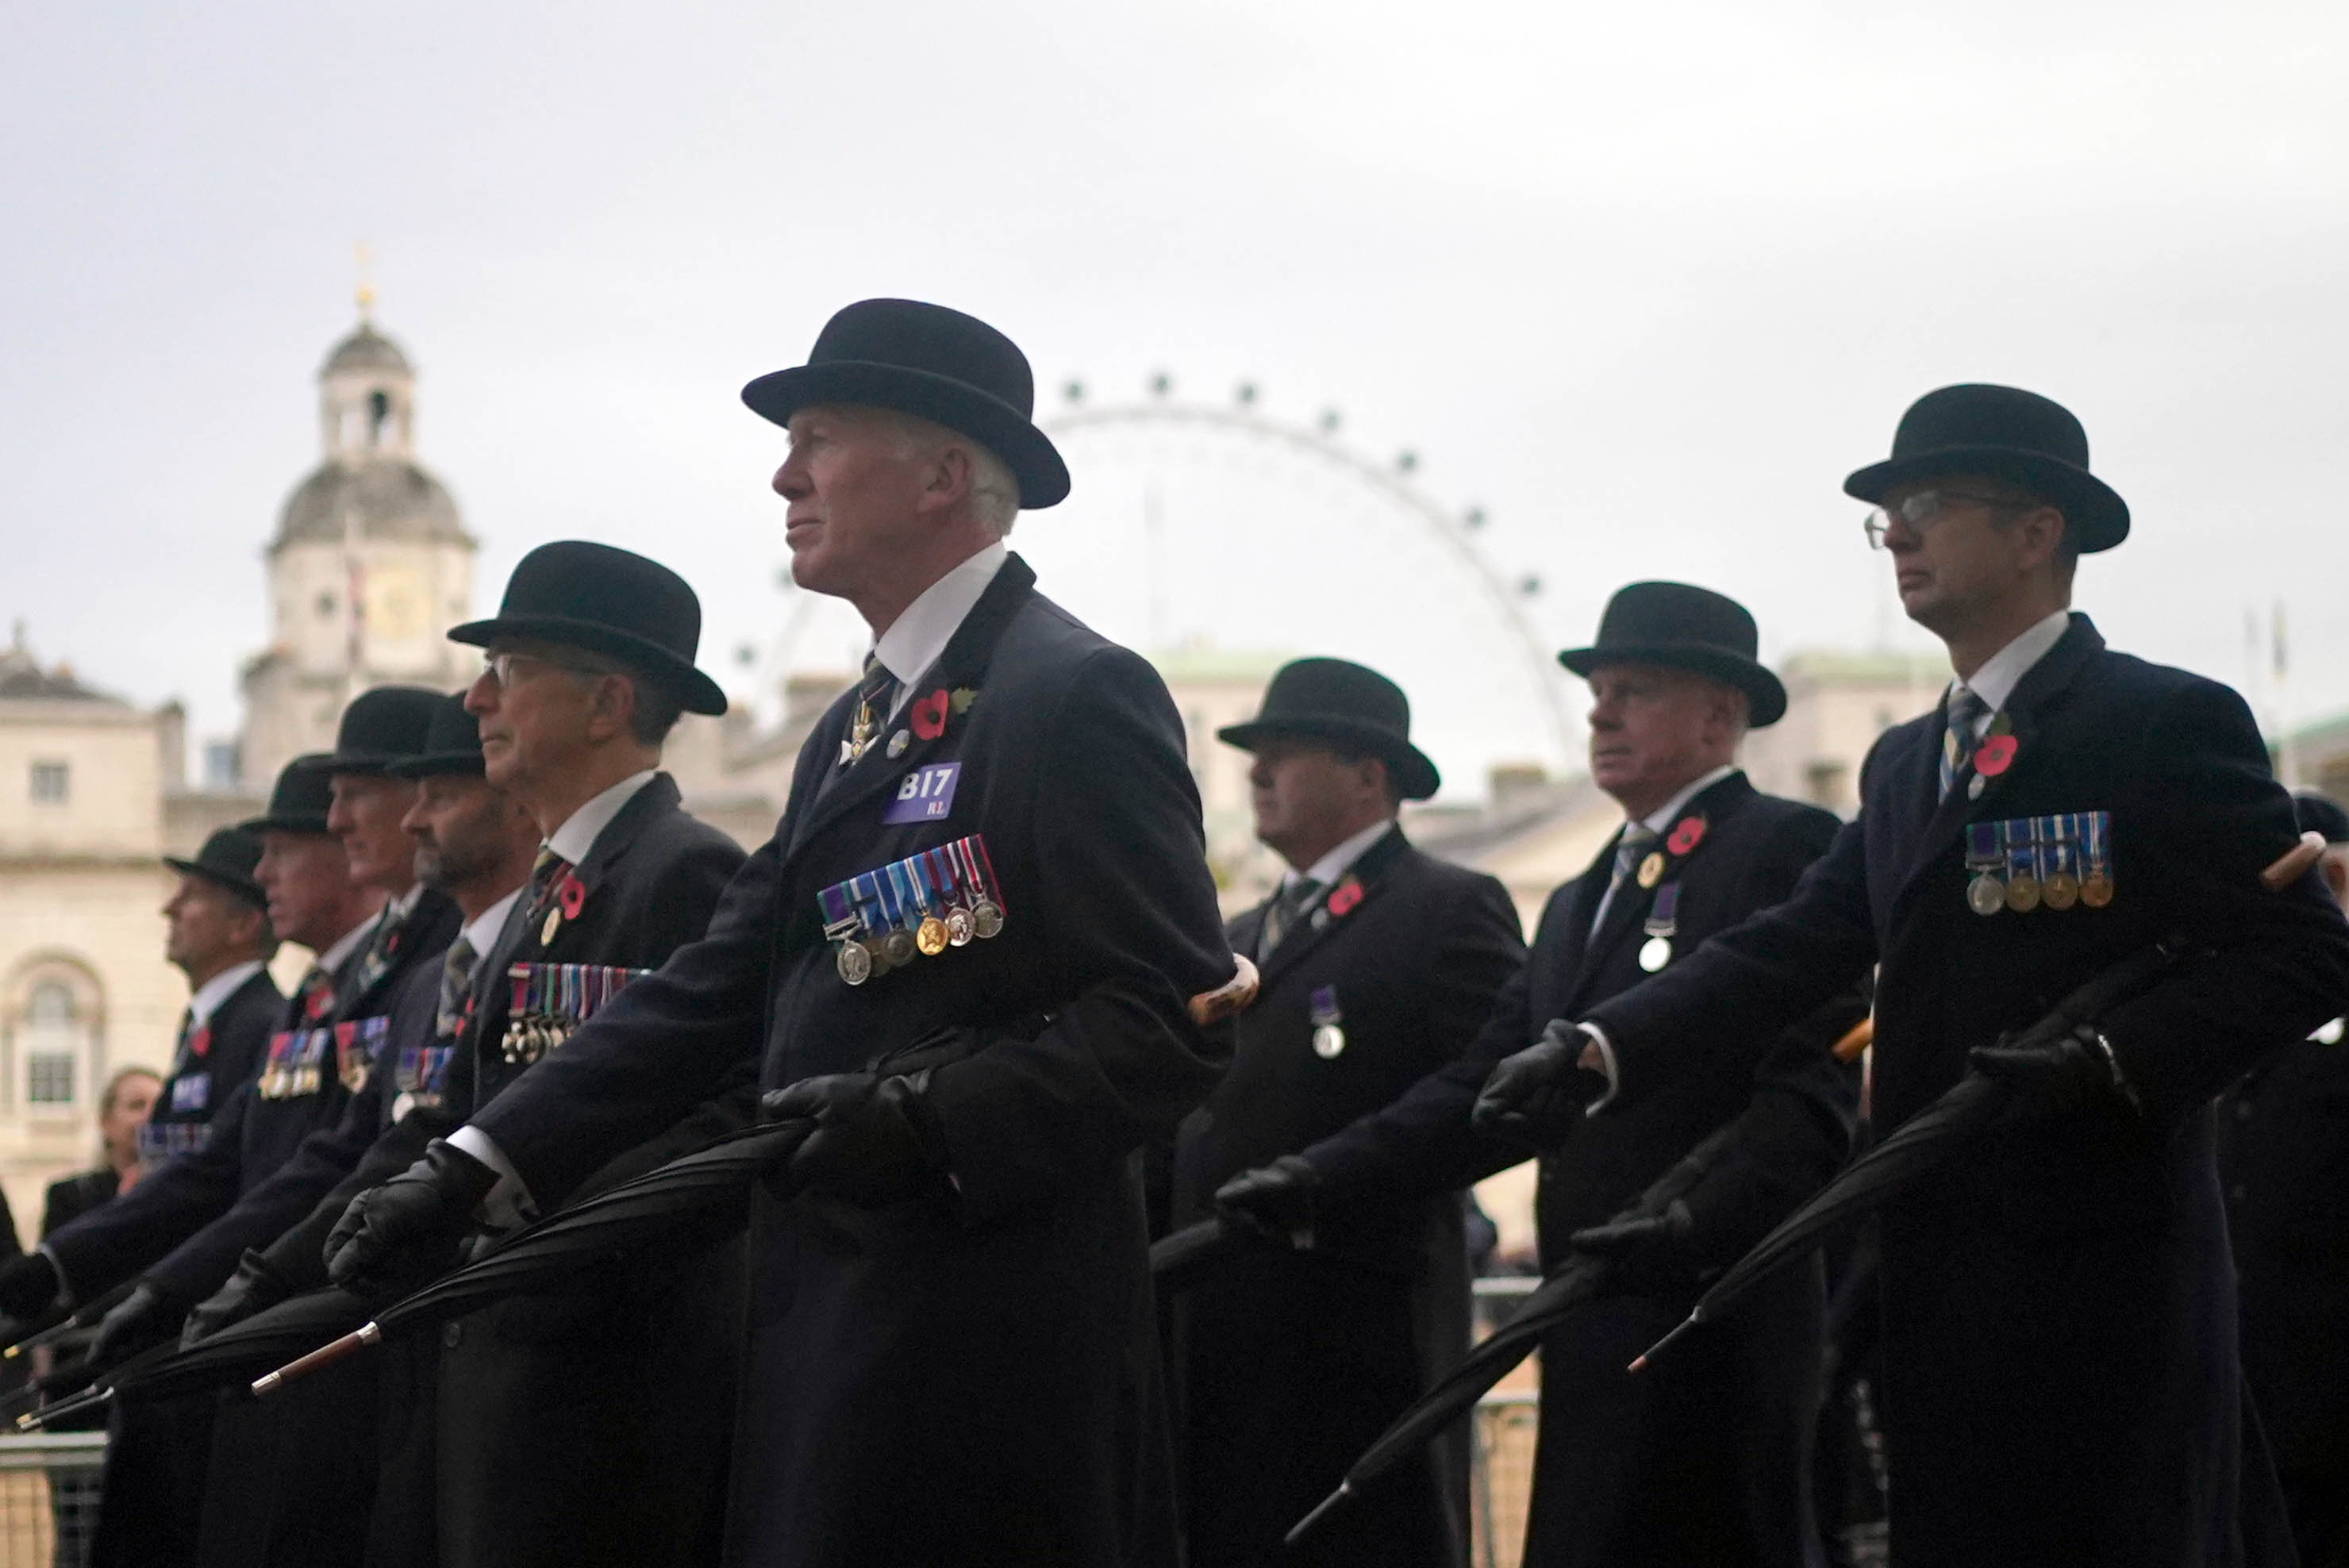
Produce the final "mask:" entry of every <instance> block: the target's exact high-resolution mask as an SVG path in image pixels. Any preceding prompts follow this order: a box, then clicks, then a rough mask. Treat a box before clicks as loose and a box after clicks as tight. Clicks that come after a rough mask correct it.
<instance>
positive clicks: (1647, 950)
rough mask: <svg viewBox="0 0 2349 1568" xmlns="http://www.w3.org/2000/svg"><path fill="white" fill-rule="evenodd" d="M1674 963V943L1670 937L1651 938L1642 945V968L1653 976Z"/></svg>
mask: <svg viewBox="0 0 2349 1568" xmlns="http://www.w3.org/2000/svg"><path fill="white" fill-rule="evenodd" d="M1671 961H1672V943H1671V938H1670V937H1668V936H1651V937H1650V938H1648V940H1647V941H1645V942H1643V943H1641V944H1640V968H1642V969H1644V970H1646V971H1647V972H1648V973H1649V974H1651V975H1653V974H1654V973H1655V972H1656V971H1657V970H1659V969H1661V968H1662V967H1663V966H1664V965H1667V964H1670V963H1671Z"/></svg>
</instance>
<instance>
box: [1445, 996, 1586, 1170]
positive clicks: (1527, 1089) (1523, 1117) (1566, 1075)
mask: <svg viewBox="0 0 2349 1568" xmlns="http://www.w3.org/2000/svg"><path fill="white" fill-rule="evenodd" d="M1588 1043H1589V1037H1588V1036H1587V1035H1585V1034H1584V1033H1583V1032H1582V1029H1581V1026H1579V1025H1576V1024H1570V1023H1568V1022H1567V1021H1566V1020H1565V1019H1564V1018H1552V1019H1551V1020H1550V1021H1549V1026H1548V1027H1547V1028H1546V1029H1544V1030H1543V1031H1542V1037H1541V1038H1540V1039H1539V1040H1538V1041H1537V1042H1536V1043H1535V1044H1533V1045H1531V1046H1529V1047H1526V1049H1524V1050H1522V1051H1519V1052H1518V1053H1517V1054H1516V1056H1513V1057H1509V1058H1507V1059H1506V1060H1505V1061H1504V1062H1502V1063H1501V1065H1500V1066H1499V1067H1496V1068H1494V1069H1493V1076H1492V1077H1490V1078H1486V1079H1485V1091H1484V1092H1483V1093H1482V1094H1480V1095H1478V1096H1477V1097H1476V1104H1475V1109H1473V1110H1471V1111H1470V1112H1469V1114H1468V1119H1469V1120H1470V1122H1471V1123H1472V1124H1473V1125H1474V1126H1475V1129H1476V1130H1478V1131H1479V1132H1483V1133H1486V1134H1488V1135H1490V1136H1492V1137H1495V1138H1498V1139H1500V1140H1503V1141H1505V1142H1508V1143H1515V1144H1518V1145H1521V1146H1523V1147H1525V1148H1528V1149H1549V1148H1554V1147H1556V1146H1557V1144H1559V1143H1562V1142H1564V1141H1565V1140H1566V1139H1567V1138H1568V1136H1569V1135H1570V1134H1572V1132H1573V1131H1574V1130H1575V1129H1576V1128H1577V1127H1579V1126H1580V1125H1581V1124H1582V1119H1583V1113H1584V1111H1585V1110H1587V1109H1588V1108H1589V1106H1590V1104H1591V1103H1592V1102H1593V1101H1595V1100H1597V1099H1599V1097H1600V1096H1601V1095H1603V1094H1605V1093H1606V1092H1607V1075H1606V1074H1605V1073H1602V1072H1596V1071H1593V1070H1592V1069H1591V1068H1586V1067H1584V1066H1582V1065H1581V1057H1582V1052H1583V1048H1584V1047H1585V1046H1586V1045H1588Z"/></svg>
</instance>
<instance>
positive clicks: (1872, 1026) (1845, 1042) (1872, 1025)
mask: <svg viewBox="0 0 2349 1568" xmlns="http://www.w3.org/2000/svg"><path fill="white" fill-rule="evenodd" d="M1875 1042H1876V1015H1875V1014H1873V1013H1870V1014H1868V1016H1866V1017H1864V1018H1862V1019H1860V1021H1859V1022H1858V1023H1857V1024H1854V1025H1853V1026H1851V1027H1850V1028H1849V1029H1847V1030H1846V1031H1845V1032H1844V1037H1843V1038H1842V1039H1840V1040H1837V1042H1836V1043H1835V1059H1836V1060H1837V1061H1839V1062H1856V1061H1857V1060H1859V1053H1860V1052H1862V1051H1864V1050H1866V1049H1868V1047H1869V1046H1871V1045H1873V1044H1875Z"/></svg>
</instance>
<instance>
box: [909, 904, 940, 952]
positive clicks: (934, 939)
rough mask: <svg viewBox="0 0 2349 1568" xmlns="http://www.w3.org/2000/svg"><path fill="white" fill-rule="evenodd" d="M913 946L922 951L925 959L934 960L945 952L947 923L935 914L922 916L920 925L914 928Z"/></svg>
mask: <svg viewBox="0 0 2349 1568" xmlns="http://www.w3.org/2000/svg"><path fill="white" fill-rule="evenodd" d="M914 945H915V946H916V947H918V948H920V949H921V950H922V956H924V957H925V958H936V956H937V955H938V954H941V953H944V952H945V951H946V950H947V923H946V922H945V921H943V920H940V919H939V918H938V917H937V916H936V915H935V914H926V915H924V916H922V923H921V924H919V925H917V926H916V927H915V928H914Z"/></svg>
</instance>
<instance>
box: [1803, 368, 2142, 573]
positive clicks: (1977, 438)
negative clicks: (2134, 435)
mask: <svg viewBox="0 0 2349 1568" xmlns="http://www.w3.org/2000/svg"><path fill="white" fill-rule="evenodd" d="M1957 474H1981V475H1983V476H1984V477H1985V478H1989V479H1994V480H2005V481H2007V482H2008V483H2010V484H2013V485H2018V486H2020V487H2022V488H2023V489H2024V490H2029V491H2030V492H2031V493H2032V494H2033V495H2035V496H2039V497H2041V498H2042V499H2044V500H2048V501H2051V502H2053V503H2054V505H2055V506H2056V508H2057V509H2058V510H2060V511H2062V512H2063V513H2064V522H2065V523H2066V524H2068V525H2069V527H2070V530H2071V535H2072V540H2073V542H2074V543H2075V544H2076V545H2078V546H2079V548H2080V550H2081V551H2082V552H2084V553H2085V552H2093V551H2098V550H2110V549H2111V548H2112V547H2113V546H2114V545H2116V544H2118V543H2119V542H2121V541H2122V540H2124V539H2127V537H2128V531H2129V510H2128V502H2127V501H2125V500H2121V498H2120V495H2119V492H2117V491H2116V490H2114V489H2113V487H2112V486H2110V485H2108V484H2106V483H2105V481H2104V480H2100V479H2098V478H2096V476H2095V475H2094V474H2092V473H2090V472H2089V471H2088V432H2087V431H2086V430H2085V429H2083V428H2081V427H2080V421H2079V420H2078V419H2076V418H2074V417H2073V415H2072V411H2071V410H2070V409H2069V408H2066V407H2064V405H2062V404H2061V403H2058V402H2055V401H2054V400H2053V399H2052V398H2047V397H2041V396H2039V394H2038V393H2036V392H2025V391H2023V389H2022V388H2020V387H1990V386H1981V385H1966V386H1960V387H1942V388H1941V389H1940V391H1938V392H1928V393H1926V394H1925V395H1924V396H1923V397H1920V398H1918V399H1917V401H1915V402H1914V403H1911V404H1909V411H1908V412H1907V413H1906V414H1903V415H1901V416H1900V428H1899V429H1897V430H1895V431H1894V432H1893V433H1892V456H1891V457H1890V458H1889V459H1886V460H1885V461H1883V462H1880V463H1870V464H1869V465H1868V467H1866V468H1864V469H1859V470H1858V471H1857V472H1856V473H1854V474H1852V475H1851V477H1850V478H1848V479H1847V480H1844V481H1843V488H1844V493H1845V494H1846V495H1849V496H1854V497H1857V499H1859V500H1868V501H1877V502H1881V501H1882V500H1884V498H1885V496H1886V494H1887V493H1888V492H1889V491H1890V490H1892V488H1893V487H1894V486H1895V485H1901V484H1908V483H1910V482H1912V481H1914V480H1932V479H1943V478H1947V477H1950V476H1952V475H1957Z"/></svg>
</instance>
